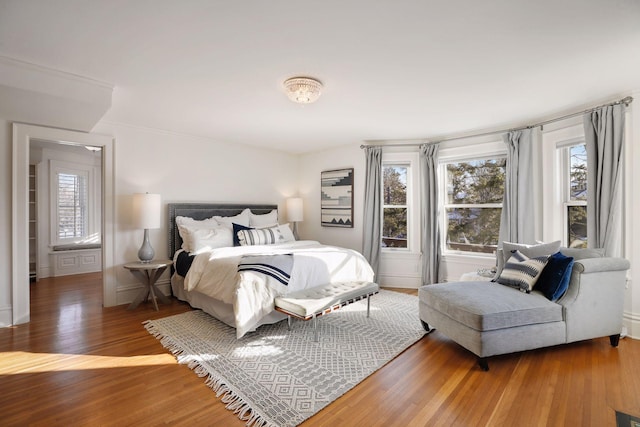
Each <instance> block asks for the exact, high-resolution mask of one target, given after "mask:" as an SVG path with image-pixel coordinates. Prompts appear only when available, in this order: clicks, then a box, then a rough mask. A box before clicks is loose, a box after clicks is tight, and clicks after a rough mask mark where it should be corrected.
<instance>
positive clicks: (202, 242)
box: [185, 225, 233, 254]
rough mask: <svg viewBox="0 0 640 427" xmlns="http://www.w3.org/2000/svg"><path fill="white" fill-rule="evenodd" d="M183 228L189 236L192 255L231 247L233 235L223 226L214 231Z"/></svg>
mask: <svg viewBox="0 0 640 427" xmlns="http://www.w3.org/2000/svg"><path fill="white" fill-rule="evenodd" d="M185 227H186V229H187V230H188V231H189V234H190V239H191V243H192V246H191V251H190V252H191V253H192V254H198V253H200V252H204V251H208V250H211V249H216V248H228V247H232V246H233V234H232V232H231V230H230V229H228V228H227V227H225V226H222V225H221V226H218V227H217V228H214V229H207V228H191V227H189V226H185Z"/></svg>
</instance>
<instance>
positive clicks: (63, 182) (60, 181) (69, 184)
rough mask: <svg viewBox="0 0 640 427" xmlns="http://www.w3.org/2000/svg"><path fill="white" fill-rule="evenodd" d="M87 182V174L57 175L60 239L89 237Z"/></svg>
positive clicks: (58, 230)
mask: <svg viewBox="0 0 640 427" xmlns="http://www.w3.org/2000/svg"><path fill="white" fill-rule="evenodd" d="M87 181H88V179H87V175H86V174H74V173H64V172H58V173H56V182H57V188H58V191H57V195H56V196H57V197H56V200H57V203H56V205H57V206H56V210H57V216H58V221H57V234H58V238H59V239H74V238H79V237H85V236H86V235H87V229H88V224H87V212H88V206H87V199H88V197H87Z"/></svg>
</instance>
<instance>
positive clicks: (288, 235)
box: [278, 223, 296, 243]
mask: <svg viewBox="0 0 640 427" xmlns="http://www.w3.org/2000/svg"><path fill="white" fill-rule="evenodd" d="M278 230H280V233H281V234H282V237H283V238H284V240H283V241H282V242H279V243H286V242H295V241H296V238H295V236H294V235H293V231H291V227H289V223H286V224H281V225H278Z"/></svg>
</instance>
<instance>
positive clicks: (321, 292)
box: [275, 282, 380, 341]
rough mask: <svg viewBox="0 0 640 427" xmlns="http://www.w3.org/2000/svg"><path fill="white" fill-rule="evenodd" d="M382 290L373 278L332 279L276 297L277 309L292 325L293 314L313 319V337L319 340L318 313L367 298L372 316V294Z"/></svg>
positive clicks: (297, 316) (330, 310)
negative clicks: (343, 280) (335, 281)
mask: <svg viewBox="0 0 640 427" xmlns="http://www.w3.org/2000/svg"><path fill="white" fill-rule="evenodd" d="M379 290H380V288H379V286H378V284H377V283H373V282H341V283H330V284H327V285H320V286H314V287H313V288H308V289H301V290H299V291H295V292H291V293H290V294H287V295H283V296H279V297H276V299H275V309H276V310H278V311H279V312H281V313H284V314H286V315H287V316H288V318H287V321H288V323H289V329H291V318H292V317H295V318H297V319H301V320H310V319H313V329H314V339H315V341H318V326H317V323H316V318H317V317H319V316H322V315H323V314H327V313H331V312H332V311H334V310H337V309H339V308H340V307H344V306H345V305H348V304H351V303H352V302H356V301H359V300H361V299H364V298H366V299H367V317H369V308H370V300H369V297H371V296H372V295H375V294H377V293H378V291H379Z"/></svg>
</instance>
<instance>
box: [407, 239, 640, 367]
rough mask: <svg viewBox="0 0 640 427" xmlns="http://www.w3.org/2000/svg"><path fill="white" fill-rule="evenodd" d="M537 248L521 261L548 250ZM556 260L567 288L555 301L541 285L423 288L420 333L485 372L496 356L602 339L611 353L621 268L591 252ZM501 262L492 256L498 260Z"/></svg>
mask: <svg viewBox="0 0 640 427" xmlns="http://www.w3.org/2000/svg"><path fill="white" fill-rule="evenodd" d="M557 243H558V246H559V242H557ZM505 245H507V243H506V242H505ZM547 245H548V244H547ZM541 246H542V245H539V246H538V247H533V249H530V250H529V253H530V255H529V256H531V257H537V256H539V253H536V251H538V252H539V251H541V250H542V251H545V250H546V251H547V252H549V251H550V250H549V248H548V247H546V248H543V249H540V247H541ZM521 250H522V251H523V252H527V249H522V248H521ZM505 253H507V249H506V248H505ZM560 253H561V254H563V255H564V256H567V257H571V258H573V260H572V269H571V270H570V271H567V277H566V281H568V287H567V288H566V291H563V294H562V296H561V297H559V299H557V300H556V301H552V300H550V299H549V298H548V296H545V294H544V293H543V292H542V291H541V290H538V289H539V288H540V289H542V288H544V286H543V285H544V284H539V285H535V286H534V287H533V290H531V292H530V293H525V292H521V290H519V289H516V288H514V287H510V286H505V285H503V284H500V283H495V282H493V281H492V282H488V281H468V282H451V283H439V284H433V285H425V286H423V287H421V288H420V289H419V292H418V294H419V299H420V303H419V311H420V319H421V320H422V322H423V326H424V327H425V329H426V330H427V331H428V332H429V331H431V330H432V329H437V330H439V331H440V332H442V333H443V334H444V335H446V336H447V337H449V338H450V339H452V340H453V341H455V342H457V343H458V344H460V345H461V346H463V347H464V348H466V349H467V350H469V351H471V352H472V353H474V354H476V355H477V356H478V364H479V365H480V367H481V368H482V369H483V370H485V371H487V370H488V369H489V365H488V362H487V358H488V357H490V356H495V355H500V354H506V353H514V352H518V351H524V350H532V349H536V348H541V347H546V346H553V345H558V344H565V343H570V342H575V341H581V340H586V339H592V338H598V337H604V336H609V338H610V341H611V345H612V346H614V347H616V346H617V345H618V340H619V338H620V332H621V330H622V315H623V303H624V289H625V282H626V271H627V270H628V269H629V261H627V260H626V259H622V258H611V257H603V256H602V252H601V251H600V250H595V249H583V250H578V249H568V248H563V249H561V250H560ZM502 256H503V255H502V254H501V253H498V257H499V260H500V257H502ZM498 264H499V265H498V275H499V274H500V268H501V266H500V261H499V262H498ZM569 274H570V276H569ZM498 275H496V277H497V276H498ZM540 279H544V277H543V276H540ZM494 280H495V279H494Z"/></svg>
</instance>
